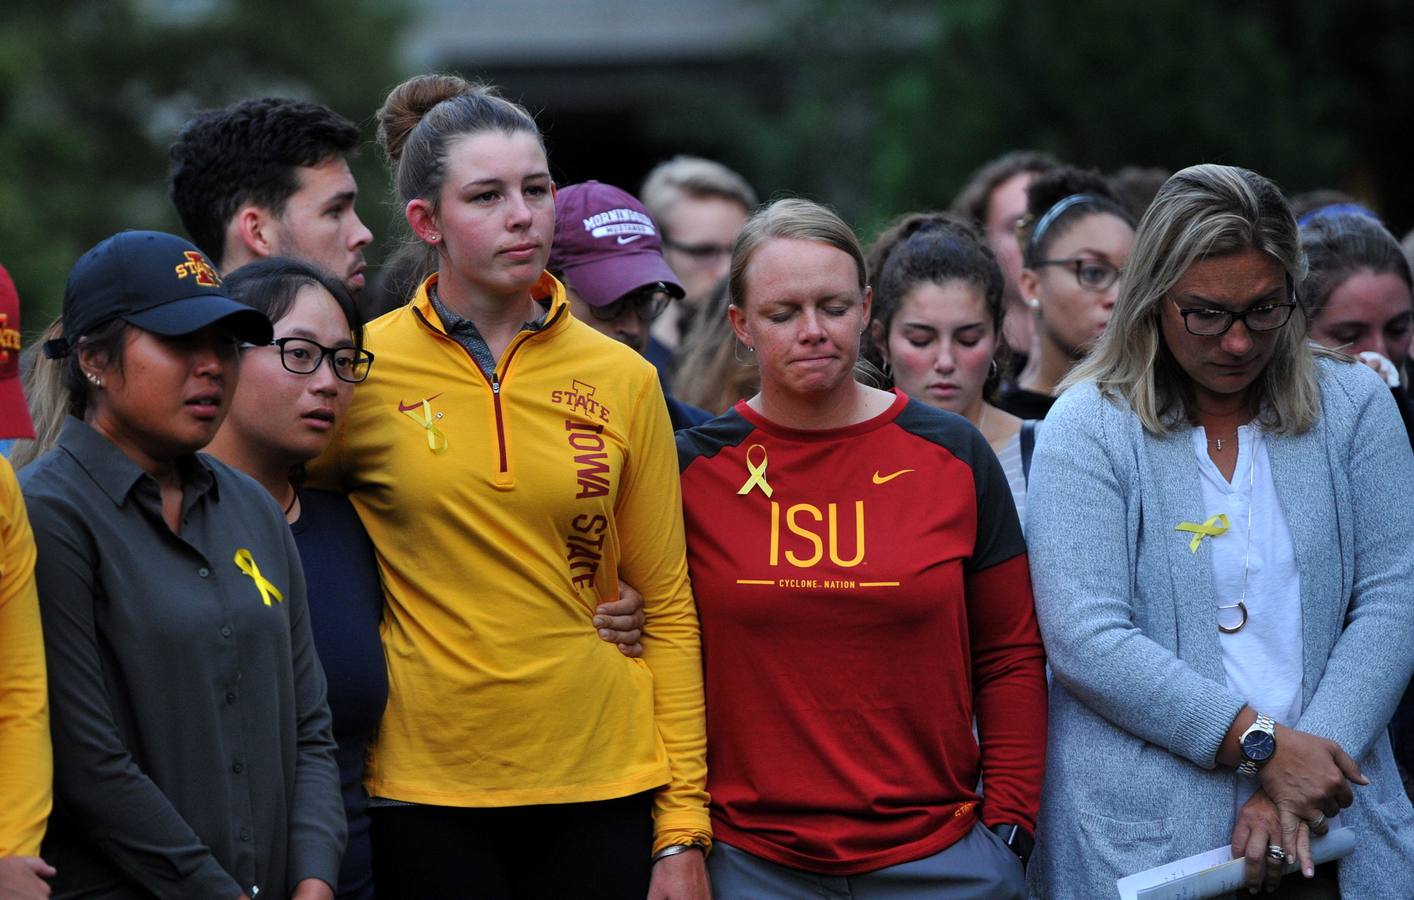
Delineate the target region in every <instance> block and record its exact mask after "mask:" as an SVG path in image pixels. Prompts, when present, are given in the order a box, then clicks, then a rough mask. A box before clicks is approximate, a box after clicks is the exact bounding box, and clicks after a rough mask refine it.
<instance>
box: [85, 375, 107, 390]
mask: <svg viewBox="0 0 1414 900" xmlns="http://www.w3.org/2000/svg"><path fill="white" fill-rule="evenodd" d="M84 377H86V378H87V379H88V383H89V384H91V385H93V386H94V387H103V379H102V378H99V377H98V376H97V375H95V374H93V373H92V372H85V373H84Z"/></svg>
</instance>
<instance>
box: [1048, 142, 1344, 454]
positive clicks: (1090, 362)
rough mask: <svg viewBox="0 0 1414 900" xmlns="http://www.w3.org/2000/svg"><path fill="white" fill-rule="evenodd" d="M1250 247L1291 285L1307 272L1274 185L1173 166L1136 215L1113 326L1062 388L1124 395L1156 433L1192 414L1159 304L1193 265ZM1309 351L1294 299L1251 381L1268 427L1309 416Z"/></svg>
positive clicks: (1312, 399) (1316, 391)
mask: <svg viewBox="0 0 1414 900" xmlns="http://www.w3.org/2000/svg"><path fill="white" fill-rule="evenodd" d="M1247 250H1256V251H1259V252H1262V253H1266V254H1268V255H1270V256H1271V257H1272V258H1273V259H1275V260H1276V261H1277V262H1278V263H1279V264H1280V265H1281V267H1282V269H1283V270H1284V271H1285V272H1286V275H1287V279H1288V285H1289V286H1292V287H1293V293H1294V286H1295V285H1298V284H1300V283H1301V281H1302V278H1303V277H1304V276H1305V274H1306V257H1305V255H1304V254H1303V253H1302V250H1301V240H1300V234H1299V232H1298V231H1297V228H1296V220H1295V219H1294V218H1293V217H1292V215H1291V210H1290V209H1289V208H1288V207H1287V205H1286V200H1285V199H1284V198H1283V197H1282V195H1281V192H1280V191H1279V190H1277V187H1276V185H1274V184H1272V182H1271V181H1269V180H1267V179H1266V178H1263V177H1262V176H1261V175H1258V174H1257V173H1255V172H1252V171H1249V170H1247V169H1240V168H1236V167H1233V166H1219V165H1211V164H1206V165H1199V166H1191V167H1189V168H1187V169H1184V170H1183V171H1181V172H1178V173H1176V174H1175V175H1174V176H1173V177H1171V178H1170V179H1169V180H1168V181H1166V182H1164V185H1163V187H1162V188H1160V189H1159V193H1158V194H1157V195H1156V196H1155V197H1154V202H1153V203H1152V204H1151V205H1150V206H1149V208H1148V210H1147V211H1146V212H1145V213H1144V217H1143V219H1142V220H1140V222H1139V229H1138V231H1137V232H1136V234H1135V237H1134V250H1133V251H1132V252H1131V253H1130V256H1129V261H1128V262H1127V263H1126V264H1125V271H1124V278H1123V280H1122V281H1121V284H1120V291H1119V296H1118V298H1117V299H1116V300H1115V306H1114V311H1113V312H1112V313H1111V314H1110V321H1109V326H1108V327H1107V328H1106V329H1105V333H1104V335H1103V336H1102V337H1101V338H1100V341H1099V343H1098V345H1097V346H1096V347H1095V349H1094V351H1093V352H1092V353H1091V354H1090V355H1089V357H1087V358H1086V359H1085V360H1083V361H1082V362H1080V363H1079V364H1078V365H1077V366H1076V367H1075V368H1074V369H1072V370H1071V372H1070V374H1069V375H1068V376H1067V377H1066V378H1065V379H1064V381H1062V382H1061V389H1062V390H1064V389H1065V388H1067V387H1069V386H1070V385H1073V384H1079V383H1081V382H1093V383H1094V384H1095V386H1096V387H1097V388H1099V390H1100V391H1101V392H1102V393H1103V394H1105V395H1106V396H1108V397H1111V398H1123V399H1124V400H1125V401H1126V402H1127V403H1128V404H1129V406H1130V408H1131V409H1133V410H1134V413H1135V415H1137V416H1138V417H1139V421H1140V422H1141V423H1142V424H1143V426H1144V428H1145V430H1147V431H1149V432H1150V433H1152V434H1168V433H1170V432H1171V431H1172V430H1173V429H1174V428H1175V427H1177V426H1179V425H1180V424H1182V423H1184V422H1191V421H1193V417H1194V415H1195V413H1196V410H1195V409H1194V408H1193V404H1192V382H1191V380H1190V379H1189V377H1188V375H1187V374H1186V373H1185V372H1184V371H1183V369H1182V368H1181V367H1180V366H1179V365H1178V362H1177V361H1176V360H1175V359H1174V358H1173V355H1172V354H1171V353H1170V352H1169V350H1168V347H1167V346H1166V345H1165V344H1164V342H1163V337H1162V335H1161V333H1160V329H1159V320H1160V314H1161V306H1160V304H1162V303H1163V301H1164V300H1165V298H1167V297H1168V295H1169V292H1170V291H1172V290H1173V288H1174V286H1175V285H1176V284H1177V283H1178V282H1179V281H1180V280H1181V279H1182V278H1183V276H1184V275H1185V274H1187V272H1188V270H1189V269H1190V268H1192V266H1193V265H1194V264H1195V263H1198V262H1201V261H1202V260H1204V259H1209V258H1213V257H1221V256H1227V255H1230V254H1233V253H1241V252H1244V251H1247ZM1292 299H1293V300H1294V299H1295V298H1294V297H1293V298H1292ZM1314 353H1315V351H1313V350H1312V349H1311V347H1310V346H1309V345H1308V344H1307V342H1306V317H1305V314H1304V312H1303V311H1302V309H1301V305H1300V304H1299V303H1298V304H1297V307H1296V309H1295V310H1294V311H1293V313H1292V321H1290V322H1288V323H1287V325H1286V326H1285V327H1283V328H1282V329H1281V330H1280V331H1279V332H1278V333H1277V335H1276V343H1275V346H1274V348H1273V351H1272V357H1271V359H1270V360H1269V361H1268V363H1267V365H1266V368H1264V369H1263V370H1262V373H1261V375H1260V376H1258V378H1257V380H1256V382H1254V384H1253V389H1254V393H1253V403H1254V412H1256V413H1257V414H1258V416H1259V421H1261V423H1262V425H1263V426H1264V427H1266V428H1267V429H1268V430H1271V431H1276V432H1286V433H1300V432H1302V431H1305V430H1306V429H1308V428H1310V427H1311V426H1312V425H1313V424H1315V421H1316V418H1317V416H1318V415H1319V411H1320V388H1319V387H1318V385H1317V382H1316V371H1315V362H1314Z"/></svg>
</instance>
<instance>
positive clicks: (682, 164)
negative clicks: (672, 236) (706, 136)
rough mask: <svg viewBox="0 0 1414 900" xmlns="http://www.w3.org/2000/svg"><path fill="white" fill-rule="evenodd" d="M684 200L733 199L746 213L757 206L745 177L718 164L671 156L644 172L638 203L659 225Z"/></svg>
mask: <svg viewBox="0 0 1414 900" xmlns="http://www.w3.org/2000/svg"><path fill="white" fill-rule="evenodd" d="M684 197H694V198H704V197H720V198H722V199H723V200H733V201H735V202H737V203H740V204H741V207H742V209H744V210H746V211H747V212H750V211H751V210H753V209H755V208H756V204H757V200H756V192H755V191H753V190H752V189H751V185H749V184H747V182H746V179H745V178H742V177H741V176H740V175H738V174H737V173H735V172H733V171H732V170H731V169H728V168H727V167H726V166H724V165H722V164H721V163H719V162H714V161H713V160H710V159H702V158H701V157H698V156H674V157H673V158H672V159H670V160H668V161H667V162H664V163H659V164H658V165H656V166H654V167H653V171H651V172H649V173H648V177H647V178H645V179H644V180H643V187H642V189H641V190H640V191H639V192H638V198H639V200H641V201H642V202H643V205H644V207H646V208H647V209H648V213H649V215H651V216H652V217H653V218H654V220H655V221H657V222H658V223H659V225H660V226H661V225H662V223H663V220H664V219H666V218H667V217H668V216H669V215H670V214H671V213H672V209H673V206H674V205H676V204H677V203H678V201H680V200H681V199H682V198H684Z"/></svg>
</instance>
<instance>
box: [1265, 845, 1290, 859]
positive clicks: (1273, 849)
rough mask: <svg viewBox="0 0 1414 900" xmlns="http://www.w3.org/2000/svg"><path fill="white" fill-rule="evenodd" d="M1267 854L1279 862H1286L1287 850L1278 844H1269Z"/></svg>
mask: <svg viewBox="0 0 1414 900" xmlns="http://www.w3.org/2000/svg"><path fill="white" fill-rule="evenodd" d="M1267 855H1268V856H1270V857H1271V858H1272V859H1274V860H1276V861H1277V862H1286V851H1285V850H1283V849H1281V847H1279V846H1277V845H1276V844H1268V845H1267Z"/></svg>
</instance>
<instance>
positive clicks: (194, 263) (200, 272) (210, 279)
mask: <svg viewBox="0 0 1414 900" xmlns="http://www.w3.org/2000/svg"><path fill="white" fill-rule="evenodd" d="M182 255H183V256H185V257H186V258H187V261H186V262H184V263H181V264H180V265H178V266H177V277H178V278H186V277H188V276H195V277H196V283H197V284H199V285H201V286H202V287H219V286H220V285H221V276H220V275H218V274H216V270H215V269H214V268H212V266H211V263H209V262H207V261H206V257H204V256H202V255H201V254H200V253H198V252H197V251H195V250H187V251H186V252H184V253H183V254H182Z"/></svg>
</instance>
